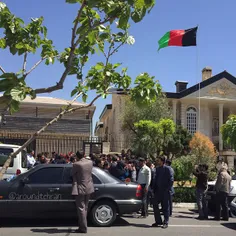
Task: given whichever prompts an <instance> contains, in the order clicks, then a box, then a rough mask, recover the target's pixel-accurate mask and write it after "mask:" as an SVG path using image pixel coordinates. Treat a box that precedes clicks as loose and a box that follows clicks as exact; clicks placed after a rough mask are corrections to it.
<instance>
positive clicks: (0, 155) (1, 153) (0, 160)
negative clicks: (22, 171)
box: [0, 147, 13, 167]
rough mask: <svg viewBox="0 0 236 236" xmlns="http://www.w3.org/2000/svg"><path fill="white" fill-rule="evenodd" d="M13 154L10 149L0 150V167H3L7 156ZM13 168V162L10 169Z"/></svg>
mask: <svg viewBox="0 0 236 236" xmlns="http://www.w3.org/2000/svg"><path fill="white" fill-rule="evenodd" d="M12 152H13V149H12V148H2V147H1V148H0V167H3V165H4V163H5V162H6V160H7V158H8V156H9V155H10V154H11V153H12ZM12 166H13V161H12V162H11V164H10V167H12Z"/></svg>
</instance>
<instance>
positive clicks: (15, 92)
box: [10, 88, 26, 102]
mask: <svg viewBox="0 0 236 236" xmlns="http://www.w3.org/2000/svg"><path fill="white" fill-rule="evenodd" d="M10 94H11V97H12V99H13V100H15V101H18V102H21V101H23V100H24V99H25V97H26V94H25V93H24V91H23V90H22V89H19V88H13V89H12V90H11V92H10Z"/></svg>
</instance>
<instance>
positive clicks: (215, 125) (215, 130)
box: [212, 118, 219, 136]
mask: <svg viewBox="0 0 236 236" xmlns="http://www.w3.org/2000/svg"><path fill="white" fill-rule="evenodd" d="M212 135H213V136H218V135H219V119H218V118H214V119H213V125H212Z"/></svg>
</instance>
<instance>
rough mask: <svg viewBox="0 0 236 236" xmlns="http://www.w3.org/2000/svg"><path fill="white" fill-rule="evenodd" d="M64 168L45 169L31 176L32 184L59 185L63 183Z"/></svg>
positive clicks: (30, 181)
mask: <svg viewBox="0 0 236 236" xmlns="http://www.w3.org/2000/svg"><path fill="white" fill-rule="evenodd" d="M62 173H63V168H62V167H58V168H57V167H56V168H50V167H49V168H43V169H39V170H38V171H36V172H34V173H33V174H31V175H30V176H29V183H30V184H58V183H61V179H62Z"/></svg>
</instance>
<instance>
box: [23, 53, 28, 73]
mask: <svg viewBox="0 0 236 236" xmlns="http://www.w3.org/2000/svg"><path fill="white" fill-rule="evenodd" d="M26 64H27V52H26V53H25V54H24V62H23V69H22V70H23V74H24V73H25V71H26Z"/></svg>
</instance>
